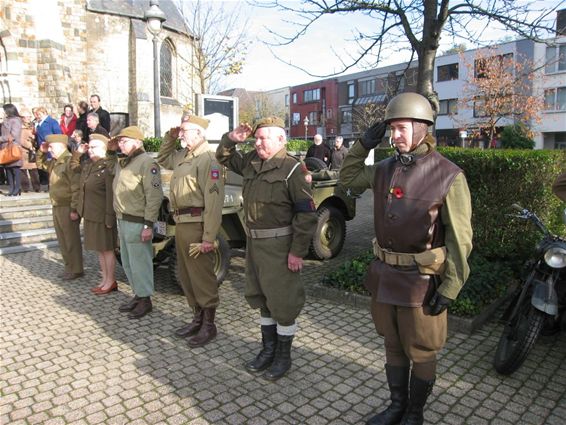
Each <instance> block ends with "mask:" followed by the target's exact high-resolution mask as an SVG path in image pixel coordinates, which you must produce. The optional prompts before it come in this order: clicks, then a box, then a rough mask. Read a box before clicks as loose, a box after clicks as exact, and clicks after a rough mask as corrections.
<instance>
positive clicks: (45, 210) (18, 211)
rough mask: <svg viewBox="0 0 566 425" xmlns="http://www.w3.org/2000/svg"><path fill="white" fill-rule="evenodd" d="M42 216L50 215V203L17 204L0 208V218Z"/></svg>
mask: <svg viewBox="0 0 566 425" xmlns="http://www.w3.org/2000/svg"><path fill="white" fill-rule="evenodd" d="M42 216H51V204H44V205H43V204H41V205H18V206H12V207H6V208H4V207H2V208H0V220H13V219H16V218H26V217H42Z"/></svg>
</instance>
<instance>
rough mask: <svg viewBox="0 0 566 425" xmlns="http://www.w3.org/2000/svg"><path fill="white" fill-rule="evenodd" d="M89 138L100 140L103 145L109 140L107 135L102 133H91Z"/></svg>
mask: <svg viewBox="0 0 566 425" xmlns="http://www.w3.org/2000/svg"><path fill="white" fill-rule="evenodd" d="M89 140H100V141H101V142H103V143H104V144H105V145H108V141H109V140H110V139H109V138H108V137H106V136H104V135H103V134H97V133H95V134H91V135H90V137H89Z"/></svg>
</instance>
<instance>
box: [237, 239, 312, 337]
mask: <svg viewBox="0 0 566 425" xmlns="http://www.w3.org/2000/svg"><path fill="white" fill-rule="evenodd" d="M292 238H293V236H292V235H288V236H279V237H276V238H265V239H253V238H250V237H248V238H247V247H246V289H245V296H246V300H247V301H248V304H249V305H250V307H252V308H259V309H261V310H262V314H263V312H264V311H265V310H268V311H269V312H270V314H271V317H272V318H273V319H274V320H275V321H276V322H277V323H278V324H280V325H282V326H290V325H292V324H294V323H295V319H296V318H297V316H298V315H299V313H300V312H301V310H302V308H303V305H304V304H305V289H304V287H303V284H302V283H301V274H300V273H297V272H292V271H291V270H289V267H288V266H287V256H288V254H289V250H290V248H291V240H292Z"/></svg>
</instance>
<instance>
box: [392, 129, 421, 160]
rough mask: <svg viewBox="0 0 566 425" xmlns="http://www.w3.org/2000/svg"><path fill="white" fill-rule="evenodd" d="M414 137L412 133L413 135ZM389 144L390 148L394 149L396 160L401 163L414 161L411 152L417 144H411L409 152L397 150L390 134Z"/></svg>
mask: <svg viewBox="0 0 566 425" xmlns="http://www.w3.org/2000/svg"><path fill="white" fill-rule="evenodd" d="M413 137H414V135H413ZM389 144H390V145H391V147H392V148H394V149H395V159H396V160H397V161H399V162H400V163H401V164H403V165H411V164H412V163H414V162H415V160H416V158H415V155H413V154H412V153H411V152H412V151H413V150H414V149H415V148H416V147H417V146H418V145H416V146H413V145H411V152H407V153H401V152H400V151H399V149H398V148H397V147H396V146H395V143H394V142H393V138H392V137H391V136H389Z"/></svg>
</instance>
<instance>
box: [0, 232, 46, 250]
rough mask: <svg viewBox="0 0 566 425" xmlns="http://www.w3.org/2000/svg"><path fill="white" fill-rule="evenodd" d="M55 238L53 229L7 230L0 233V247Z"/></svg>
mask: <svg viewBox="0 0 566 425" xmlns="http://www.w3.org/2000/svg"><path fill="white" fill-rule="evenodd" d="M56 239H57V236H56V235H55V229H53V228H50V229H35V230H23V231H21V232H7V233H1V234H0V248H7V247H12V246H17V245H27V244H33V243H39V242H49V241H54V240H56Z"/></svg>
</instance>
